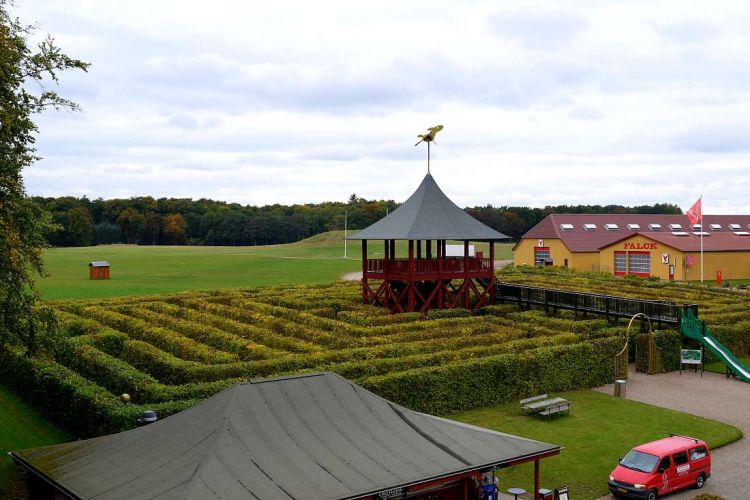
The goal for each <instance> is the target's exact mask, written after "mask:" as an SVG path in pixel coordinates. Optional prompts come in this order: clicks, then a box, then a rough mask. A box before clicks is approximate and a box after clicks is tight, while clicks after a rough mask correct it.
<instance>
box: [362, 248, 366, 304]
mask: <svg viewBox="0 0 750 500" xmlns="http://www.w3.org/2000/svg"><path fill="white" fill-rule="evenodd" d="M362 303H363V304H367V240H362Z"/></svg>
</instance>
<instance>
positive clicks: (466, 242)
mask: <svg viewBox="0 0 750 500" xmlns="http://www.w3.org/2000/svg"><path fill="white" fill-rule="evenodd" d="M468 308H469V240H464V309H468Z"/></svg>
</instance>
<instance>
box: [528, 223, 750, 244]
mask: <svg viewBox="0 0 750 500" xmlns="http://www.w3.org/2000/svg"><path fill="white" fill-rule="evenodd" d="M561 224H572V226H573V229H572V230H570V231H563V230H562V229H561V228H560V225H561ZM584 224H595V225H596V229H595V230H593V231H587V230H585V229H584V227H583V225H584ZM605 224H617V226H618V228H619V229H618V230H615V231H609V230H607V229H606V228H605ZM628 224H638V225H639V226H640V227H639V228H637V229H633V230H630V229H628ZM649 224H661V226H662V229H661V231H650V230H649ZM670 224H680V225H682V230H681V231H684V232H687V233H688V235H687V236H675V235H673V234H672V233H673V231H672V230H671V229H670V228H669V225H670ZM711 224H720V225H721V230H712V229H710V225H711ZM729 224H739V226H740V229H738V230H734V229H729ZM703 227H704V231H705V232H706V233H708V234H709V236H704V237H703V249H704V251H707V252H716V251H741V250H750V235H746V236H738V235H736V234H735V231H743V232H750V215H704V216H703ZM677 231H680V230H677ZM635 234H640V235H642V236H644V237H647V238H651V239H653V240H654V241H658V242H661V243H663V244H665V245H669V246H672V247H674V248H676V249H677V250H681V251H685V252H693V251H699V250H700V236H698V235H696V234H694V232H693V228H692V225H691V224H690V221H688V218H687V216H685V215H661V214H610V215H603V214H552V215H549V216H547V217H546V218H545V219H544V220H543V221H541V222H540V223H539V224H537V225H536V226H534V227H533V228H531V229H530V230H529V231H528V232H527V233H526V234H525V235H523V237H522V238H524V239H544V238H559V239H560V240H561V241H562V242H563V244H564V245H565V246H566V247H567V248H568V250H570V251H571V252H598V251H599V249H601V248H604V247H607V246H609V245H611V244H613V243H615V242H617V241H620V240H623V239H625V238H628V237H630V236H633V235H635Z"/></svg>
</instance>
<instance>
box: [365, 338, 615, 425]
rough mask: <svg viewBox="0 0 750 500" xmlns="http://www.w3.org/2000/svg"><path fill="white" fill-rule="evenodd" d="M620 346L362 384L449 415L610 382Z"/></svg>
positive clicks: (539, 352)
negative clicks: (542, 394)
mask: <svg viewBox="0 0 750 500" xmlns="http://www.w3.org/2000/svg"><path fill="white" fill-rule="evenodd" d="M621 348H622V346H621V345H620V340H619V339H617V338H608V339H597V340H592V341H588V342H584V343H578V344H572V345H563V346H553V347H542V348H538V349H534V350H531V351H526V352H523V353H513V354H500V355H497V356H490V357H486V358H480V359H477V360H472V361H461V362H455V363H449V364H445V365H442V366H435V367H429V368H417V369H413V370H407V371H403V372H398V373H390V374H387V375H379V376H374V377H369V378H366V379H364V380H363V381H362V385H363V386H364V387H366V388H368V389H370V390H372V391H373V392H375V393H376V394H378V395H380V396H382V397H384V398H386V399H390V400H391V401H394V402H396V403H399V404H402V405H404V406H406V407H408V408H412V409H415V410H418V411H423V412H428V413H437V414H449V413H454V412H458V411H463V410H468V409H472V408H480V407H486V406H491V405H496V404H499V403H505V402H509V401H514V400H519V399H522V398H524V397H528V396H534V395H537V394H541V393H551V392H559V391H567V390H571V389H577V388H582V387H595V386H598V385H602V384H606V383H610V382H612V378H613V373H614V356H615V354H616V353H617V352H618V351H619V350H620V349H621Z"/></svg>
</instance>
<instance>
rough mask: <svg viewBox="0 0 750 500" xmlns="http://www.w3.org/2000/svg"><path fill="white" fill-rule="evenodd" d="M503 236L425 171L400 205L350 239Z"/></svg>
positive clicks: (498, 237)
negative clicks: (460, 202) (466, 209)
mask: <svg viewBox="0 0 750 500" xmlns="http://www.w3.org/2000/svg"><path fill="white" fill-rule="evenodd" d="M509 238H510V236H506V235H504V234H502V233H499V232H497V231H495V230H494V229H492V228H491V227H488V226H486V225H484V224H482V223H481V222H479V221H478V220H476V219H475V218H474V217H472V216H471V215H469V214H467V213H466V212H464V211H463V210H461V208H459V207H458V206H457V205H456V204H455V203H453V202H452V201H451V200H450V199H448V197H447V196H445V193H443V191H441V189H440V187H439V186H438V185H437V183H436V182H435V180H434V179H433V178H432V175H430V174H427V175H426V176H425V178H424V180H423V181H422V183H421V184H420V185H419V187H418V188H417V190H416V191H415V192H414V194H412V195H411V196H410V197H409V199H408V200H406V201H405V202H404V203H403V205H401V206H400V207H398V208H397V209H396V210H394V211H393V212H391V213H390V214H389V215H388V216H386V217H384V218H383V219H380V220H379V221H378V222H376V223H374V224H372V225H370V226H369V227H367V228H365V229H363V230H362V231H360V232H358V233H357V234H355V235H353V236H349V237H348V238H347V239H349V240H473V241H488V240H505V239H509Z"/></svg>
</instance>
